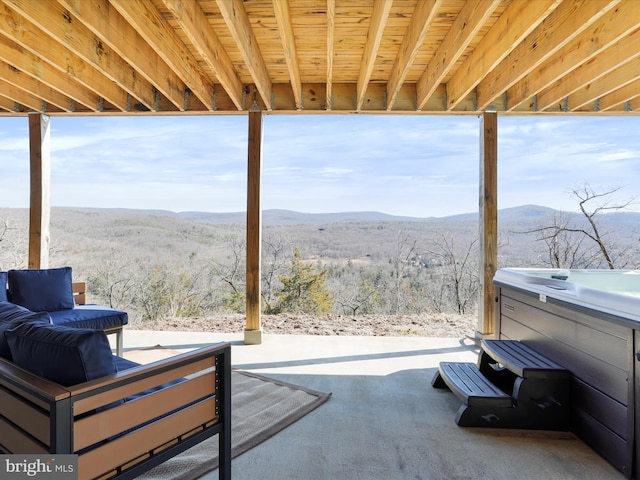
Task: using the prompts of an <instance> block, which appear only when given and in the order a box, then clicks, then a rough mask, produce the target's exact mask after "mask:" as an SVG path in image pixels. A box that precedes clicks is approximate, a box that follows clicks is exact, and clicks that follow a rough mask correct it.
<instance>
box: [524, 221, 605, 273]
mask: <svg viewBox="0 0 640 480" xmlns="http://www.w3.org/2000/svg"><path fill="white" fill-rule="evenodd" d="M551 222H552V223H551V225H540V226H538V227H537V228H536V229H534V230H530V231H529V232H527V233H536V234H537V240H538V241H540V242H543V243H544V244H545V251H544V252H545V253H544V255H545V257H546V258H543V259H542V262H543V263H544V264H545V265H548V266H549V267H551V268H589V267H590V266H593V265H595V263H596V262H597V260H598V258H599V255H600V252H599V250H598V249H596V248H595V247H594V246H587V245H585V241H586V239H587V237H585V236H584V235H582V234H579V233H577V232H572V231H570V227H569V225H570V222H571V217H570V216H569V215H567V214H566V213H565V212H554V213H553V215H552V218H551Z"/></svg>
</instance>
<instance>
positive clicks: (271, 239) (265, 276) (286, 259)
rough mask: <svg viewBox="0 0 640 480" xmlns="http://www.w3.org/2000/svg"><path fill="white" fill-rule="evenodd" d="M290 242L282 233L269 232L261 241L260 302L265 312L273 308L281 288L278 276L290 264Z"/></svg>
mask: <svg viewBox="0 0 640 480" xmlns="http://www.w3.org/2000/svg"><path fill="white" fill-rule="evenodd" d="M291 251H292V247H291V242H290V241H289V239H288V238H287V237H286V236H285V235H283V234H282V233H277V232H275V233H274V232H273V231H271V232H270V233H269V234H267V235H265V238H264V239H263V241H262V253H263V257H262V278H261V280H262V288H261V290H262V292H261V295H262V302H263V304H264V305H263V307H264V309H265V310H267V311H269V310H271V309H273V308H274V306H275V302H276V301H277V298H276V295H275V294H276V292H277V291H278V290H279V289H280V287H281V282H280V276H281V275H283V274H284V273H285V272H286V271H287V267H288V265H289V263H290V262H291V258H292V255H291Z"/></svg>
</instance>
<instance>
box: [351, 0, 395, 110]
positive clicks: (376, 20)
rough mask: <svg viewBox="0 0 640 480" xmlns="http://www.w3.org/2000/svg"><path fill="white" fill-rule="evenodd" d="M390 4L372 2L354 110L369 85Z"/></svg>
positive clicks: (362, 100) (359, 108)
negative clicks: (371, 12)
mask: <svg viewBox="0 0 640 480" xmlns="http://www.w3.org/2000/svg"><path fill="white" fill-rule="evenodd" d="M392 5H393V2H375V3H374V4H373V14H372V15H371V22H370V24H369V32H368V33H367V43H366V45H365V47H364V53H363V54H362V61H361V62H360V73H359V74H358V83H357V88H356V110H361V109H362V104H363V102H364V98H365V95H366V93H367V87H368V86H369V80H371V74H372V73H373V67H374V66H375V63H376V56H377V55H378V49H379V48H380V42H381V41H382V34H383V33H384V27H385V25H386V24H387V19H388V18H389V12H390V11H391V6H392Z"/></svg>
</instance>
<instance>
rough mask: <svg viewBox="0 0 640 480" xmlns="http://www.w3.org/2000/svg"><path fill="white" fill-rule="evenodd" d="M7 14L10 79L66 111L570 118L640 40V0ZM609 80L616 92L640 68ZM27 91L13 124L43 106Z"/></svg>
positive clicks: (112, 7)
mask: <svg viewBox="0 0 640 480" xmlns="http://www.w3.org/2000/svg"><path fill="white" fill-rule="evenodd" d="M0 13H4V15H0V17H1V18H0V61H2V62H5V63H6V64H7V65H8V66H9V68H3V69H2V68H0V78H1V79H2V80H4V81H5V82H7V83H8V84H10V85H13V86H15V87H16V88H18V90H11V91H12V92H15V94H12V95H14V96H18V94H19V92H24V93H28V94H30V95H32V96H34V97H37V98H38V100H39V102H37V103H40V104H42V105H44V106H45V107H44V108H46V109H47V113H52V114H54V115H55V114H58V113H64V114H68V115H74V114H106V115H108V114H119V115H128V114H140V113H144V112H149V113H152V114H153V113H162V114H170V115H180V114H183V113H184V114H197V113H207V114H211V113H216V114H219V113H222V114H224V113H238V112H242V111H244V110H246V109H248V107H249V105H250V104H251V102H252V100H253V99H254V98H255V99H256V101H258V103H259V106H260V108H262V109H263V110H264V111H265V112H267V111H273V112H282V113H302V112H304V113H310V112H325V113H326V112H335V113H340V112H344V113H358V112H363V113H375V112H378V113H383V112H392V113H411V114H416V113H418V114H419V113H423V114H430V113H436V112H450V113H456V114H474V115H477V114H478V113H480V112H482V111H484V110H486V109H487V107H488V106H489V105H492V107H493V108H495V109H496V110H497V111H498V112H501V113H509V114H513V115H519V114H522V113H544V112H549V113H553V114H562V113H564V114H567V113H569V112H570V111H571V110H569V108H568V103H567V102H568V99H569V98H570V97H572V96H573V97H574V98H577V97H575V95H576V94H578V93H579V92H581V91H582V90H583V89H585V88H587V86H588V85H593V84H594V82H596V81H598V80H599V79H600V78H601V77H604V76H606V75H609V74H610V73H611V72H613V71H614V70H615V69H617V68H619V67H620V66H621V65H623V64H624V63H625V62H627V61H629V60H631V57H632V55H634V54H635V52H637V51H638V46H637V44H636V43H635V42H636V41H637V40H636V38H637V35H640V34H639V33H638V30H639V29H640V0H535V1H526V0H473V1H471V0H455V1H453V0H0ZM13 69H15V70H13ZM17 72H20V73H19V74H17ZM623 74H624V75H628V77H625V78H623V77H622V75H623ZM23 78H24V79H25V80H26V81H25V82H24V83H21V82H20V80H21V79H23ZM608 78H609V79H610V80H609V81H610V82H613V83H611V84H610V85H609V86H608V87H607V88H606V89H605V91H607V92H609V93H604V94H603V95H604V96H609V95H611V94H613V92H614V91H615V90H621V89H624V90H623V91H624V92H628V87H627V85H629V84H633V83H634V81H635V80H636V79H638V78H640V72H629V71H626V70H621V71H620V72H618V75H616V76H609V77H608ZM4 93H5V97H6V98H8V97H7V95H9V92H4ZM580 95H582V93H580ZM620 96H621V97H627V96H628V93H627V94H622V93H621V94H620ZM22 98H24V99H25V100H24V101H25V102H28V105H24V104H22V103H20V99H18V98H8V100H10V101H13V102H14V103H15V105H13V107H10V106H9V104H8V103H5V104H3V105H0V109H2V110H3V111H2V112H0V115H12V114H15V115H22V114H24V112H26V111H29V110H32V109H33V105H34V101H33V99H28V98H29V97H22ZM609 98H610V100H609V101H613V99H616V98H618V96H614V97H609ZM598 100H602V98H599V99H598ZM634 100H635V97H634V98H630V99H628V100H627V101H625V102H623V104H621V105H620V104H618V105H616V106H610V107H608V109H607V111H608V112H616V113H619V114H624V115H627V114H633V113H634V112H635V110H633V108H632V106H633V105H634ZM5 107H9V108H8V109H7V108H5ZM599 107H600V104H598V103H597V102H596V103H594V102H593V101H590V102H587V103H586V104H584V106H582V107H578V110H577V111H579V112H584V111H588V112H593V113H597V111H598V108H599Z"/></svg>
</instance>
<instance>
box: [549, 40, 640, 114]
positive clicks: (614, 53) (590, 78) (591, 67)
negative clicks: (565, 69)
mask: <svg viewBox="0 0 640 480" xmlns="http://www.w3.org/2000/svg"><path fill="white" fill-rule="evenodd" d="M608 50H610V52H609V55H603V56H600V57H597V58H593V59H590V61H588V62H584V63H582V64H581V65H580V66H579V67H577V68H576V69H574V70H573V71H571V72H569V73H568V74H567V75H564V76H563V77H562V79H561V80H556V81H555V82H554V83H553V84H552V85H550V86H548V87H547V88H545V89H544V90H543V91H541V92H540V93H539V94H538V97H537V99H538V108H539V109H540V110H546V109H548V108H550V107H552V106H553V105H554V104H556V103H558V102H560V101H561V100H563V99H564V98H566V97H569V96H570V95H572V94H573V93H575V92H577V91H579V90H580V89H581V88H583V87H585V86H586V85H588V84H590V83H593V82H595V81H598V80H599V79H600V78H601V77H605V76H606V75H607V74H609V73H610V72H613V71H614V70H616V69H618V68H619V67H620V66H621V65H624V64H625V63H627V62H629V61H630V60H632V59H634V58H635V57H637V56H638V55H640V30H636V31H635V32H634V33H633V34H631V35H629V36H628V37H625V38H623V39H621V40H619V41H617V42H616V43H614V44H613V45H611V46H610V47H608ZM587 58H589V57H587ZM633 73H634V72H633V71H632V70H625V71H624V74H625V75H628V77H626V78H628V80H629V81H630V80H631V79H633ZM619 78H620V77H619V76H618V77H617V79H619ZM614 79H616V77H608V78H606V79H604V80H603V81H601V82H600V85H602V86H604V88H605V89H607V88H611V89H613V88H614V87H613V86H614V85H619V84H616V83H613V82H612V80H614ZM622 82H623V83H622V85H624V84H625V82H627V79H622ZM609 85H611V87H609ZM590 90H591V93H587V94H586V98H587V100H585V101H581V100H578V98H577V97H575V98H572V100H573V101H572V102H571V103H572V105H573V106H574V107H578V108H579V107H581V106H582V105H584V104H586V103H588V102H590V101H592V100H594V99H596V98H598V96H599V95H601V94H606V93H609V92H606V93H603V92H602V91H598V90H597V89H590ZM590 95H591V97H590V98H589V96H590ZM592 95H595V96H592ZM583 96H584V94H583ZM572 109H573V108H572Z"/></svg>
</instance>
